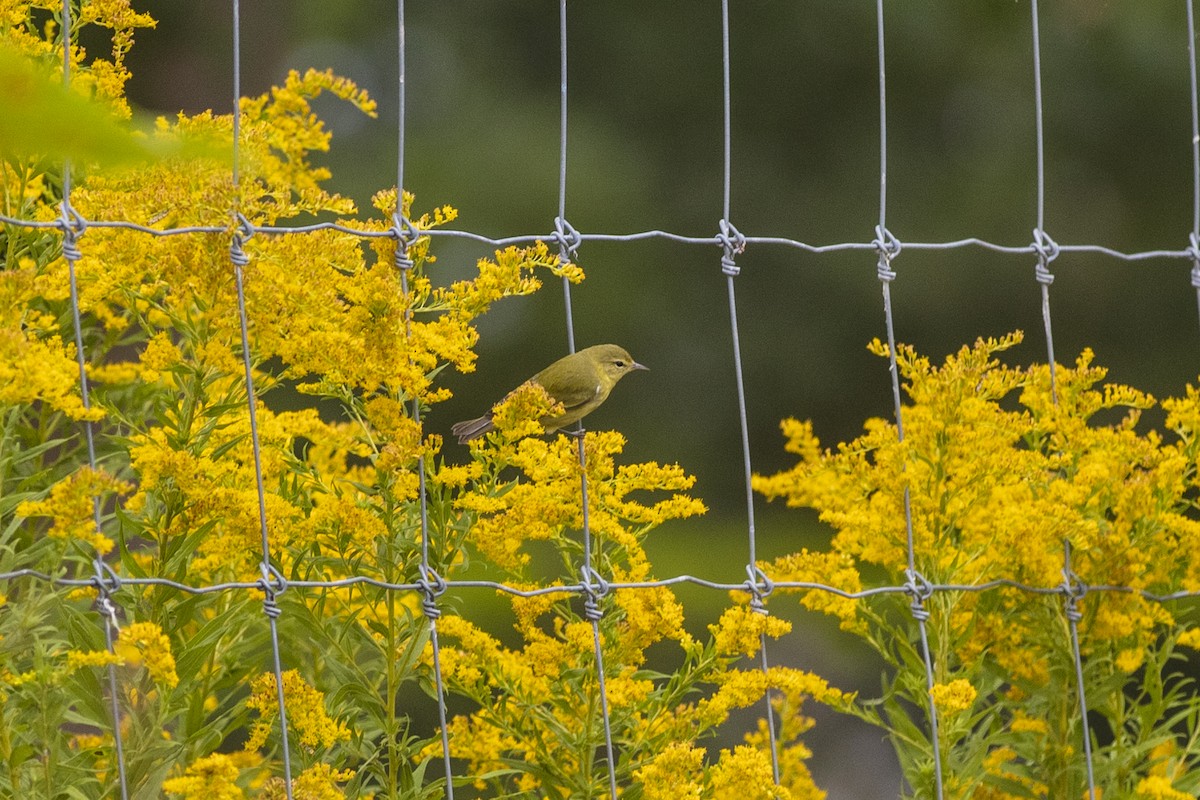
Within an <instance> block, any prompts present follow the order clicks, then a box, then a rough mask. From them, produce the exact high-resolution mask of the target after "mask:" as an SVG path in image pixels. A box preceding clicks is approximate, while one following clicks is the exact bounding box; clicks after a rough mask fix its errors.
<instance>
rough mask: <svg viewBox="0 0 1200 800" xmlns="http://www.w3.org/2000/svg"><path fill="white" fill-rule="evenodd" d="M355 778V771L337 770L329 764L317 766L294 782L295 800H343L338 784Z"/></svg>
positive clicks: (343, 795) (310, 768)
mask: <svg viewBox="0 0 1200 800" xmlns="http://www.w3.org/2000/svg"><path fill="white" fill-rule="evenodd" d="M353 777H354V770H352V769H348V770H335V769H334V768H333V767H331V766H329V765H328V764H315V765H313V766H311V767H309V768H308V769H306V770H304V771H303V772H301V773H300V774H299V775H297V776H296V777H295V779H294V780H293V781H292V797H293V798H294V800H343V798H344V797H345V794H343V793H342V790H341V789H339V788H338V786H337V784H338V783H341V782H345V781H348V780H350V779H351V778H353Z"/></svg>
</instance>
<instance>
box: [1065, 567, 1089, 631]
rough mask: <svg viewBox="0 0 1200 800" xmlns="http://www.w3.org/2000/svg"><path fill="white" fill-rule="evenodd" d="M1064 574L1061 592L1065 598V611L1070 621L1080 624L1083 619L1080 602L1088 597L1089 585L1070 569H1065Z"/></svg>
mask: <svg viewBox="0 0 1200 800" xmlns="http://www.w3.org/2000/svg"><path fill="white" fill-rule="evenodd" d="M1062 574H1063V582H1062V584H1061V585H1060V586H1059V591H1060V592H1062V594H1063V597H1064V598H1065V599H1064V600H1063V611H1064V613H1065V614H1066V615H1067V619H1068V620H1070V621H1071V622H1075V623H1078V622H1079V621H1080V620H1081V619H1083V612H1081V611H1080V610H1079V601H1080V600H1082V599H1083V598H1084V597H1085V596H1086V595H1087V593H1088V585H1087V584H1086V583H1084V582H1083V580H1082V579H1081V578H1080V577H1079V576H1078V575H1076V574H1075V572H1074V571H1073V570H1072V569H1071V568H1070V567H1064V568H1063V573H1062Z"/></svg>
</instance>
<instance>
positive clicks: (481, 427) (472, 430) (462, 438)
mask: <svg viewBox="0 0 1200 800" xmlns="http://www.w3.org/2000/svg"><path fill="white" fill-rule="evenodd" d="M494 427H495V426H494V425H492V416H491V414H486V415H484V416H482V417H479V418H478V419H468V420H466V421H464V422H456V423H455V424H453V425H451V426H450V432H451V433H453V434H454V435H455V436H457V437H458V443H459V444H466V443H467V442H469V441H471V440H472V439H478V438H479V437H480V436H483V435H484V434H485V433H487V432H488V431H490V430H492V429H493V428H494Z"/></svg>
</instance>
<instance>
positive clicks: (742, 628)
mask: <svg viewBox="0 0 1200 800" xmlns="http://www.w3.org/2000/svg"><path fill="white" fill-rule="evenodd" d="M708 629H709V632H711V633H712V635H713V638H714V640H715V641H716V645H717V654H718V655H721V656H746V657H749V656H753V655H755V654H756V653H758V649H759V647H760V646H761V638H760V637H761V635H762V634H764V633H765V634H766V635H767V636H770V637H771V638H773V639H778V638H779V637H780V636H783V635H784V634H785V633H788V632H790V631H791V629H792V624H791V623H790V622H788V621H787V620H785V619H781V618H779V617H773V616H771V615H769V614H760V613H758V612H757V611H755V610H754V609H752V608H750V607H749V606H748V605H739V606H733V607H732V608H728V609H726V610H725V613H723V614H722V615H721V619H720V620H719V621H718V622H717V623H716V624H714V625H709V626H708Z"/></svg>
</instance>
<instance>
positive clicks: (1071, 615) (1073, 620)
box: [1029, 0, 1096, 800]
mask: <svg viewBox="0 0 1200 800" xmlns="http://www.w3.org/2000/svg"><path fill="white" fill-rule="evenodd" d="M1029 8H1030V17H1031V27H1032V34H1033V98H1034V124H1035V129H1036V137H1037V143H1036V146H1037V227H1036V228H1034V230H1033V247H1034V251H1035V252H1036V253H1037V259H1038V260H1037V266H1036V268H1035V276H1036V278H1037V281H1038V283H1039V284H1040V285H1041V289H1042V320H1043V323H1044V325H1045V328H1046V358H1047V361H1048V363H1049V365H1050V397H1051V399H1052V401H1053V402H1054V403H1055V404H1056V405H1057V404H1058V383H1057V380H1056V377H1055V363H1054V334H1053V327H1052V325H1051V317H1050V284H1051V283H1053V282H1054V275H1053V274H1051V272H1050V270H1049V264H1050V262H1051V261H1053V260H1054V258H1055V257H1056V256H1057V255H1058V250H1059V248H1058V245H1057V244H1056V243H1055V242H1054V240H1053V239H1051V238H1050V236H1049V234H1047V233H1046V232H1045V224H1046V156H1045V154H1046V139H1045V126H1044V124H1043V117H1044V109H1045V105H1044V103H1043V100H1042V54H1041V53H1042V45H1041V26H1040V22H1039V14H1038V3H1037V0H1031V2H1030V6H1029ZM1063 552H1064V555H1063V592H1064V594H1065V596H1066V603H1065V605H1064V613H1065V615H1066V617H1067V621H1068V624H1069V627H1070V631H1071V651H1072V657H1073V659H1074V662H1075V683H1076V690H1077V692H1078V694H1079V709H1080V713H1081V715H1082V722H1083V726H1082V727H1083V730H1082V732H1081V733H1082V736H1083V754H1084V764H1085V767H1086V770H1087V784H1088V797H1089V800H1096V782H1095V777H1094V769H1093V764H1092V738H1091V726H1090V725H1089V723H1088V712H1087V692H1086V689H1085V687H1084V682H1083V657H1082V654H1081V653H1080V650H1079V631H1078V623H1079V620H1080V614H1079V610H1078V608H1077V602H1078V600H1079V599H1080V598H1081V597H1082V592H1079V593H1078V594H1076V591H1077V587H1078V586H1081V585H1082V584H1081V582H1079V581H1078V579H1077V578H1076V577H1075V575H1074V573H1073V572H1072V571H1071V545H1070V542H1069V541H1064V542H1063Z"/></svg>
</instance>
